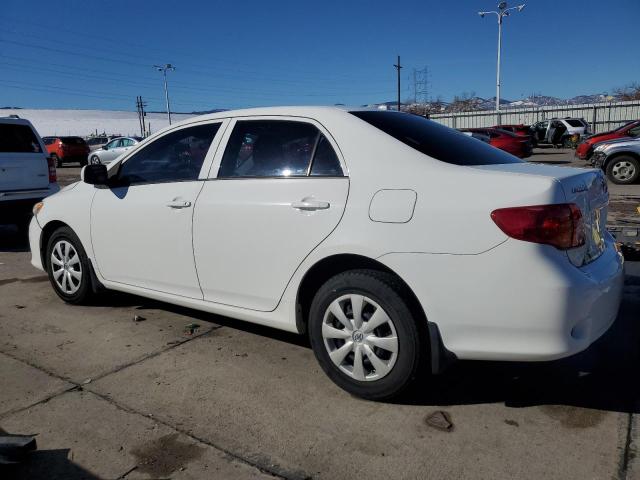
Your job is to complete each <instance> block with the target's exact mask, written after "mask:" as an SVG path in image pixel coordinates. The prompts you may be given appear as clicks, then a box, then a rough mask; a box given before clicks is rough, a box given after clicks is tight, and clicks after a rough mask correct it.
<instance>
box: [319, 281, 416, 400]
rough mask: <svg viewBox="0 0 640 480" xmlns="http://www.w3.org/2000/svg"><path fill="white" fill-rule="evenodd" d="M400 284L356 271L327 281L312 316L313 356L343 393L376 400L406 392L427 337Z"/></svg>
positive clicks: (414, 374)
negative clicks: (344, 391) (346, 392)
mask: <svg viewBox="0 0 640 480" xmlns="http://www.w3.org/2000/svg"><path fill="white" fill-rule="evenodd" d="M417 322H418V319H417V318H416V316H415V315H414V314H413V313H412V311H411V309H410V308H409V306H408V301H407V299H406V292H405V291H404V289H403V288H402V286H401V285H400V282H399V281H398V280H397V278H396V277H394V276H393V275H391V274H388V273H385V272H379V271H375V270H352V271H348V272H345V273H341V274H339V275H336V276H335V277H333V278H331V279H330V280H328V281H327V282H326V283H325V284H324V285H323V286H322V287H321V288H320V290H319V291H318V293H317V294H316V296H315V298H314V300H313V303H312V305H311V311H310V316H309V335H310V339H311V345H312V347H313V351H314V354H315V356H316V358H317V359H318V362H319V363H320V366H321V367H322V369H323V370H324V371H325V373H326V374H327V375H328V376H329V378H331V380H333V382H335V383H336V384H337V385H338V386H340V387H342V388H343V389H344V390H346V391H348V392H350V393H352V394H354V395H357V396H360V397H363V398H367V399H371V400H385V399H389V398H392V397H394V396H397V395H399V394H400V393H402V392H403V391H404V390H405V389H406V388H407V387H408V386H409V385H410V384H411V383H412V381H413V379H414V378H415V377H416V376H417V375H418V372H419V371H420V367H421V365H422V363H423V359H424V358H425V356H426V352H425V346H426V345H427V342H426V333H425V332H424V329H423V328H420V326H419V324H418V323H417Z"/></svg>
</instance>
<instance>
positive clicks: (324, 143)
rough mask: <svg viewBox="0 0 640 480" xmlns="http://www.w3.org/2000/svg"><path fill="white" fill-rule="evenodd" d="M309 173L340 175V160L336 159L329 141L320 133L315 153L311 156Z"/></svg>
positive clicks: (315, 174)
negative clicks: (311, 161)
mask: <svg viewBox="0 0 640 480" xmlns="http://www.w3.org/2000/svg"><path fill="white" fill-rule="evenodd" d="M311 175H313V176H329V177H338V176H342V168H340V160H338V156H337V155H336V152H335V151H334V150H333V148H332V147H331V144H330V143H329V141H328V140H327V139H326V138H325V136H324V135H322V134H320V138H319V139H318V145H317V146H316V153H315V155H314V156H313V163H312V164H311Z"/></svg>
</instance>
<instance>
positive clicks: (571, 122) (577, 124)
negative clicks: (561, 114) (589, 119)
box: [567, 119, 584, 127]
mask: <svg viewBox="0 0 640 480" xmlns="http://www.w3.org/2000/svg"><path fill="white" fill-rule="evenodd" d="M567 123H568V124H569V125H571V126H572V127H584V123H582V121H580V120H575V119H569V120H567Z"/></svg>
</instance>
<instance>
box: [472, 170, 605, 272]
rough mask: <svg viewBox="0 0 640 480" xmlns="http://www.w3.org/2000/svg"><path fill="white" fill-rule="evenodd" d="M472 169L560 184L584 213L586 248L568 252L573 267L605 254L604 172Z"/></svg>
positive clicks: (584, 246)
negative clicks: (528, 176) (552, 181)
mask: <svg viewBox="0 0 640 480" xmlns="http://www.w3.org/2000/svg"><path fill="white" fill-rule="evenodd" d="M473 168H479V169H483V170H491V171H501V172H509V173H513V174H520V175H536V176H543V177H547V178H553V179H554V180H555V181H556V182H558V183H559V185H560V187H561V189H562V191H563V193H564V196H565V199H566V203H575V204H576V205H577V206H578V207H579V208H580V212H581V213H582V221H583V228H584V232H583V233H584V237H585V244H584V245H583V246H581V247H577V248H573V249H570V250H567V256H568V258H569V260H570V261H571V263H573V264H574V265H575V266H577V267H580V266H583V265H586V264H588V263H590V262H592V261H593V260H595V259H596V258H598V257H599V256H600V255H601V254H602V252H603V251H604V249H605V241H604V234H605V230H606V225H607V210H608V205H609V192H608V189H607V181H606V179H605V177H604V175H603V173H602V171H601V170H599V169H584V168H568V167H556V166H549V165H540V164H534V163H527V162H522V163H511V164H502V165H486V166H478V167H473Z"/></svg>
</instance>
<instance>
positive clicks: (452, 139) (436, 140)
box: [351, 111, 522, 165]
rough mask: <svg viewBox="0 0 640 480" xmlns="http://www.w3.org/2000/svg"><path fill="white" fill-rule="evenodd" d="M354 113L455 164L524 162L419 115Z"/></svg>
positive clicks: (436, 156) (391, 133) (413, 145)
mask: <svg viewBox="0 0 640 480" xmlns="http://www.w3.org/2000/svg"><path fill="white" fill-rule="evenodd" d="M351 113H352V114H353V115H355V116H356V117H358V118H360V119H362V120H364V121H365V122H367V123H369V124H371V125H373V126H374V127H376V128H378V129H380V130H382V131H383V132H384V133H386V134H388V135H391V136H392V137H393V138H395V139H396V140H400V141H401V142H402V143H404V144H405V145H408V146H410V147H411V148H414V149H416V150H417V151H419V152H421V153H424V154H425V155H428V156H430V157H432V158H435V159H437V160H440V161H442V162H446V163H452V164H454V165H496V164H501V163H520V162H522V160H520V159H519V158H517V157H514V156H513V155H511V154H509V153H506V152H504V151H502V150H499V149H497V148H494V147H492V146H490V145H488V144H487V143H484V142H482V141H479V140H477V139H475V138H472V137H470V136H468V135H465V134H463V133H461V132H458V131H457V130H454V129H452V128H449V127H445V126H443V125H440V124H438V123H436V122H433V121H431V120H427V119H426V118H424V117H420V116H418V115H412V114H410V113H399V112H385V111H356V112H351Z"/></svg>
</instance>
